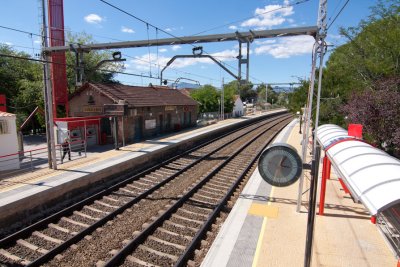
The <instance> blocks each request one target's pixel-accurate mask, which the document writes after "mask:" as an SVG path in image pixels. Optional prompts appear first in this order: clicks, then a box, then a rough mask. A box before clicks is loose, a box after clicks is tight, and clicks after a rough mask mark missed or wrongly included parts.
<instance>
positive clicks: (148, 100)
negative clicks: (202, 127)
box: [88, 83, 197, 107]
mask: <svg viewBox="0 0 400 267" xmlns="http://www.w3.org/2000/svg"><path fill="white" fill-rule="evenodd" d="M88 87H90V88H93V89H95V90H97V91H99V92H101V93H103V94H104V95H105V96H107V97H108V98H110V99H112V100H113V101H115V102H117V101H118V100H126V101H127V102H128V104H129V105H130V106H134V107H149V106H195V105H197V102H196V101H194V100H193V99H192V98H190V97H188V96H186V95H184V94H182V93H180V92H179V91H178V90H175V89H169V88H167V87H160V86H154V87H140V86H128V85H122V84H98V83H89V85H88Z"/></svg>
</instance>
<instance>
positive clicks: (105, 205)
mask: <svg viewBox="0 0 400 267" xmlns="http://www.w3.org/2000/svg"><path fill="white" fill-rule="evenodd" d="M94 203H96V204H99V205H101V206H104V207H107V208H112V209H118V208H119V206H114V205H110V204H107V203H105V202H103V201H100V200H95V201H94Z"/></svg>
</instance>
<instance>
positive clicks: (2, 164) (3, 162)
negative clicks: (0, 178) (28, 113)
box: [0, 111, 19, 171]
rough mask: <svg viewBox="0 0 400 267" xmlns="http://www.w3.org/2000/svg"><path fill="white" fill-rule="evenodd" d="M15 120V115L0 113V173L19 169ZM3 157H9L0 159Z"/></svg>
mask: <svg viewBox="0 0 400 267" xmlns="http://www.w3.org/2000/svg"><path fill="white" fill-rule="evenodd" d="M15 120H16V116H15V114H11V113H7V112H3V111H0V171H4V170H12V169H19V157H18V154H16V153H18V138H17V124H16V121H15ZM10 154H11V155H10ZM13 154H15V155H13ZM5 155H10V156H6V157H1V156H5Z"/></svg>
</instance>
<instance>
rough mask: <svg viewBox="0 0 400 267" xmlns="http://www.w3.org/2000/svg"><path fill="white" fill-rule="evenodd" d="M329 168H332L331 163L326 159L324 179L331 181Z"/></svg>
mask: <svg viewBox="0 0 400 267" xmlns="http://www.w3.org/2000/svg"><path fill="white" fill-rule="evenodd" d="M331 167H332V163H331V161H330V160H329V159H328V158H326V179H331Z"/></svg>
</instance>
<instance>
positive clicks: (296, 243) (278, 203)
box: [201, 120, 398, 267]
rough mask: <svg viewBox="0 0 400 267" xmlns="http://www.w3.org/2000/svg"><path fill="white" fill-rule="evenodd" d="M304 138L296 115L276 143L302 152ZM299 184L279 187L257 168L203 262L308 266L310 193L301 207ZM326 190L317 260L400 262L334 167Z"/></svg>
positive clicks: (208, 266) (212, 266)
mask: <svg viewBox="0 0 400 267" xmlns="http://www.w3.org/2000/svg"><path fill="white" fill-rule="evenodd" d="M301 138H302V136H301V134H299V124H298V121H297V120H294V121H293V122H292V123H290V124H289V125H288V126H287V127H286V128H285V129H284V130H283V131H282V132H281V133H280V134H279V135H278V136H277V138H276V139H275V142H285V143H288V144H290V145H292V146H294V147H295V148H296V149H297V151H298V152H300V151H301ZM320 169H321V168H320ZM320 175H321V174H320ZM304 181H305V186H304V188H309V174H307V173H306V174H305V179H304ZM298 183H299V182H298V181H297V182H296V183H294V184H292V185H291V186H288V187H273V186H271V185H269V184H267V183H266V182H265V181H264V180H263V179H262V178H261V176H260V174H259V172H258V169H257V170H256V171H255V172H254V173H253V175H252V176H251V178H250V180H249V181H248V183H247V184H246V186H245V188H244V190H243V192H242V193H241V195H240V196H239V199H238V201H237V202H236V203H235V205H234V207H233V209H232V211H231V212H230V214H229V216H228V217H227V219H226V220H225V222H224V224H223V225H222V226H221V229H220V232H219V234H218V235H217V237H216V238H215V240H214V242H213V244H212V245H211V248H210V250H209V251H208V253H207V255H206V257H205V258H204V260H203V263H202V265H201V266H202V267H223V266H229V267H247V266H248V267H250V266H252V267H267V266H304V255H305V242H306V230H307V229H306V228H307V203H308V194H307V193H306V194H304V195H303V199H302V204H303V205H302V208H301V211H300V212H296V204H297V196H298V188H299V184H298ZM326 190H327V191H326V198H325V212H324V215H323V216H320V215H316V221H315V228H314V239H313V240H314V243H313V255H312V264H311V265H312V266H388V267H395V266H398V261H397V260H396V257H395V254H394V253H393V252H392V250H391V248H390V247H389V245H388V244H387V243H386V240H385V239H384V237H383V235H382V234H381V232H380V230H379V229H378V227H377V226H376V225H374V224H373V223H371V220H370V216H369V214H368V212H367V211H366V209H365V208H364V206H363V205H362V204H360V203H355V202H354V201H353V199H352V198H351V196H350V195H348V194H346V193H345V192H344V190H343V189H342V187H341V185H340V183H339V181H338V177H337V176H336V175H335V173H334V171H333V172H332V174H331V179H329V180H328V181H327V188H326ZM317 199H319V198H318V197H317ZM317 210H318V209H317Z"/></svg>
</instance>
